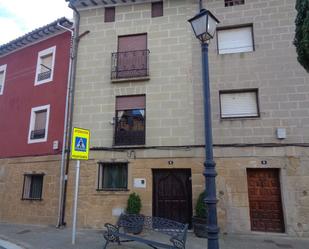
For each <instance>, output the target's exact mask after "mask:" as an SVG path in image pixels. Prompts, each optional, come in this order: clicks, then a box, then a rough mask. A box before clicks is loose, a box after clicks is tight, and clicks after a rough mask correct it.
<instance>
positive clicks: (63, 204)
mask: <svg viewBox="0 0 309 249" xmlns="http://www.w3.org/2000/svg"><path fill="white" fill-rule="evenodd" d="M69 7H70V8H71V9H72V10H73V11H74V32H73V46H72V52H71V59H70V79H69V82H70V83H69V84H70V87H69V89H68V90H69V96H70V97H69V100H70V101H68V106H67V120H66V128H65V130H66V131H65V135H64V136H65V138H64V143H63V147H64V148H65V149H64V150H63V152H62V155H63V158H62V160H61V167H63V168H61V177H60V179H61V183H60V192H61V195H60V198H59V199H60V202H59V217H58V225H57V227H61V226H65V225H66V222H65V221H64V218H65V207H66V195H67V185H68V179H67V177H68V173H69V163H70V147H71V144H70V141H71V137H72V122H73V109H74V90H75V79H76V65H77V51H78V43H79V23H80V14H79V12H78V10H77V9H76V8H75V7H74V6H73V5H72V4H71V2H70V3H69ZM64 165H65V169H64ZM63 171H65V172H63Z"/></svg>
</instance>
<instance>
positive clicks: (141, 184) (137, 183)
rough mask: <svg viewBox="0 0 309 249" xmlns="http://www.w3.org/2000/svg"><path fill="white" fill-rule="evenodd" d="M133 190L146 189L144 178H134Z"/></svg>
mask: <svg viewBox="0 0 309 249" xmlns="http://www.w3.org/2000/svg"><path fill="white" fill-rule="evenodd" d="M133 186H134V188H146V179H145V178H134V184H133Z"/></svg>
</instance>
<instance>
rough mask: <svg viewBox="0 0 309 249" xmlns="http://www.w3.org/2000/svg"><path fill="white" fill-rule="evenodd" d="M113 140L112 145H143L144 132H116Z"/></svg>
mask: <svg viewBox="0 0 309 249" xmlns="http://www.w3.org/2000/svg"><path fill="white" fill-rule="evenodd" d="M114 139H115V140H114V145H143V144H145V130H142V131H126V130H118V131H117V130H116V131H115V137H114Z"/></svg>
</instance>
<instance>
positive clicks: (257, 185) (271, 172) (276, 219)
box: [247, 169, 284, 233]
mask: <svg viewBox="0 0 309 249" xmlns="http://www.w3.org/2000/svg"><path fill="white" fill-rule="evenodd" d="M247 176H248V193H249V205H250V219H251V230H253V231H262V232H278V233H283V232H284V221H283V212H282V203H281V190H280V180H279V169H247Z"/></svg>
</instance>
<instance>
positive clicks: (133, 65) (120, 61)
mask: <svg viewBox="0 0 309 249" xmlns="http://www.w3.org/2000/svg"><path fill="white" fill-rule="evenodd" d="M149 53H150V51H149V50H136V51H128V52H117V53H112V72H111V78H112V80H114V79H126V78H140V77H147V76H149Z"/></svg>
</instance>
